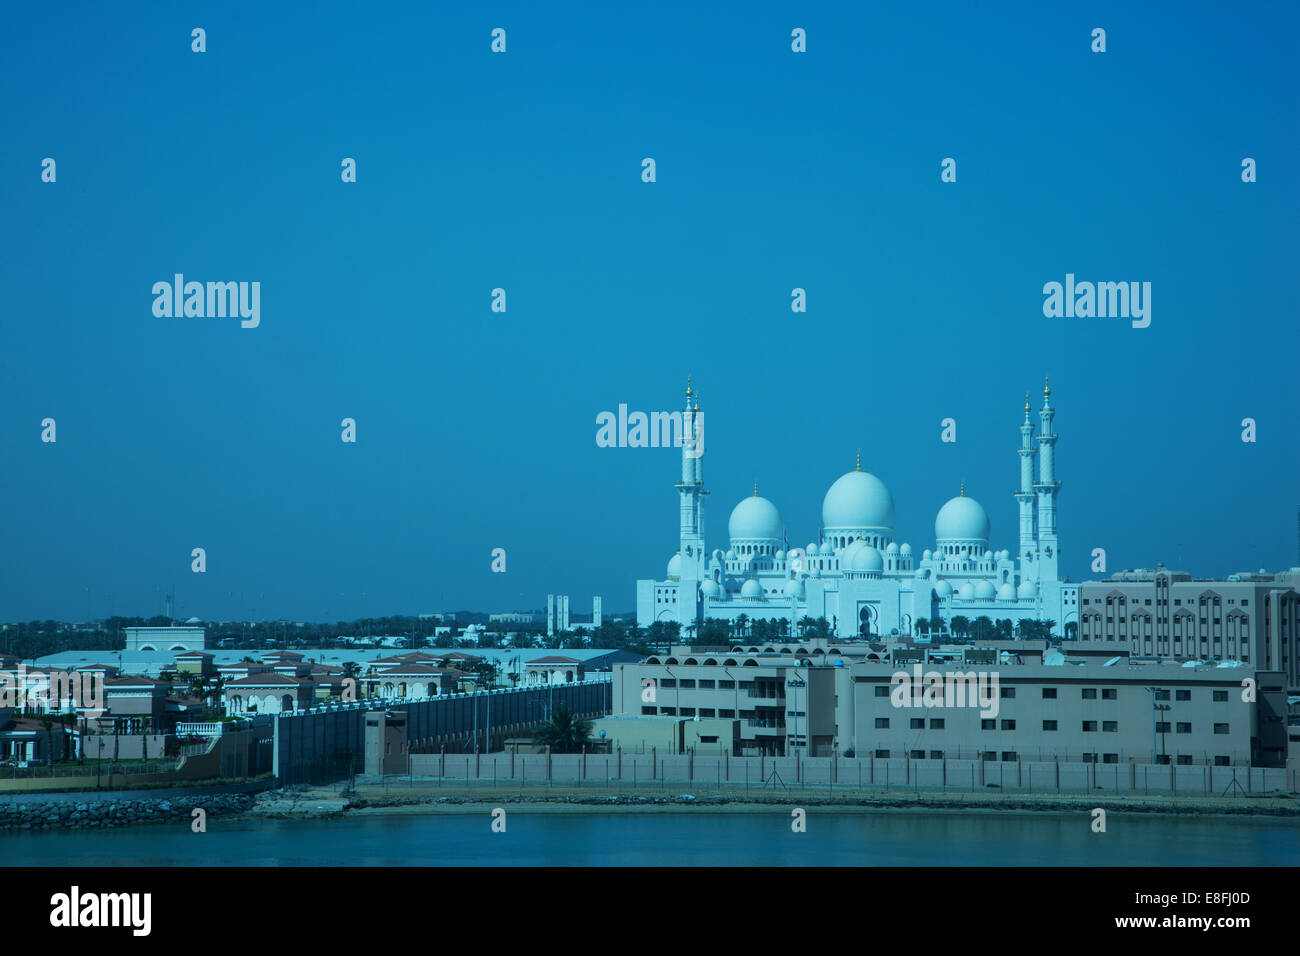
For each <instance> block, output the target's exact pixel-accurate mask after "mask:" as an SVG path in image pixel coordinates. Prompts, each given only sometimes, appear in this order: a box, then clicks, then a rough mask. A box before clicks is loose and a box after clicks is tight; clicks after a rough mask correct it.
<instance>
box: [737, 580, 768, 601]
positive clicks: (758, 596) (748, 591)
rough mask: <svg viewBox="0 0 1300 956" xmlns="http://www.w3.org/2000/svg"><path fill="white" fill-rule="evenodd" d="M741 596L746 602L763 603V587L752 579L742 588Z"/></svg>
mask: <svg viewBox="0 0 1300 956" xmlns="http://www.w3.org/2000/svg"><path fill="white" fill-rule="evenodd" d="M740 596H741V597H743V598H745V599H746V600H751V601H761V600H763V585H761V584H759V583H758V582H757V581H755V580H754V579H753V578H750V579H749V580H748V581H746V582H745V583H744V584H742V585H741V586H740Z"/></svg>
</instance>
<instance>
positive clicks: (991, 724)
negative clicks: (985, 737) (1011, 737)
mask: <svg viewBox="0 0 1300 956" xmlns="http://www.w3.org/2000/svg"><path fill="white" fill-rule="evenodd" d="M997 725H998V722H997V721H996V720H989V719H987V718H986V719H984V720H981V721H980V730H996V729H997Z"/></svg>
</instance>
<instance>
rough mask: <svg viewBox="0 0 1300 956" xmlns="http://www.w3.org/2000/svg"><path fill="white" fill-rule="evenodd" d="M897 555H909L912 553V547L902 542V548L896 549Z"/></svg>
mask: <svg viewBox="0 0 1300 956" xmlns="http://www.w3.org/2000/svg"><path fill="white" fill-rule="evenodd" d="M898 553H899V554H901V555H910V554H911V553H912V546H911V545H910V544H908V543H907V542H906V541H904V542H903V546H902V547H901V548H899V549H898Z"/></svg>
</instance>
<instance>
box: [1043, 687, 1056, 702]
mask: <svg viewBox="0 0 1300 956" xmlns="http://www.w3.org/2000/svg"><path fill="white" fill-rule="evenodd" d="M1043 700H1056V688H1055V687H1044V688H1043Z"/></svg>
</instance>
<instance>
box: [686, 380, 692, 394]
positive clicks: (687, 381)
mask: <svg viewBox="0 0 1300 956" xmlns="http://www.w3.org/2000/svg"><path fill="white" fill-rule="evenodd" d="M686 397H687V398H690V397H691V377H690V376H689V375H687V376H686Z"/></svg>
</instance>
